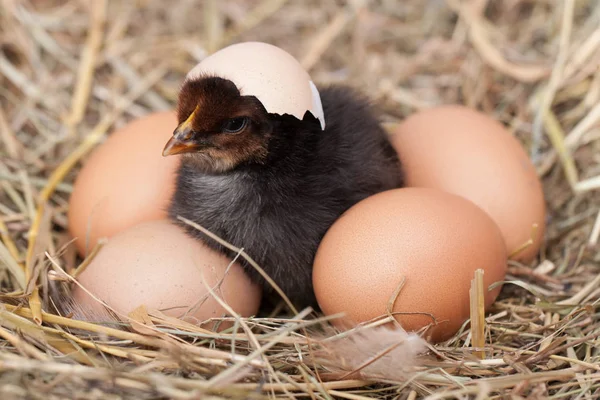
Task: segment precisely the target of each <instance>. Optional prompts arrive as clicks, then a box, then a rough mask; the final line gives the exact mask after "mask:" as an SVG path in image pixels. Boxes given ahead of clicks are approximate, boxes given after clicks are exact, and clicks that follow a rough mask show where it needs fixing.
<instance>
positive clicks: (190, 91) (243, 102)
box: [163, 76, 273, 173]
mask: <svg viewBox="0 0 600 400" xmlns="http://www.w3.org/2000/svg"><path fill="white" fill-rule="evenodd" d="M177 108H178V109H177V114H178V124H179V125H178V126H177V128H176V129H175V131H174V132H173V136H172V137H171V139H170V140H169V141H168V142H167V144H166V146H165V148H164V150H163V155H164V156H168V155H173V154H181V155H182V157H184V161H185V162H189V163H193V164H194V165H195V166H196V167H197V168H199V169H201V170H203V171H205V172H209V173H222V172H227V171H230V170H232V169H234V168H236V167H237V166H239V165H240V164H243V163H259V164H260V163H263V162H264V160H265V159H266V157H267V153H268V151H267V148H268V142H269V138H270V136H271V133H272V130H273V126H272V123H271V122H270V119H269V113H268V112H267V111H266V110H265V107H264V106H263V104H262V103H261V102H260V101H259V100H258V99H257V98H256V97H255V96H243V95H242V94H241V93H240V90H239V88H238V87H237V86H236V85H235V84H234V83H233V82H232V81H230V80H228V79H223V78H219V77H214V76H202V77H198V78H195V79H192V80H187V81H186V82H185V83H184V84H183V86H182V88H181V90H180V92H179V98H178V107H177Z"/></svg>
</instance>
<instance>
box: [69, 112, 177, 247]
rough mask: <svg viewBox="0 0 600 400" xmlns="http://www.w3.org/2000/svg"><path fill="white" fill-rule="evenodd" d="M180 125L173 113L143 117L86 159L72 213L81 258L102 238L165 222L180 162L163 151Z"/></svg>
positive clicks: (79, 175)
mask: <svg viewBox="0 0 600 400" xmlns="http://www.w3.org/2000/svg"><path fill="white" fill-rule="evenodd" d="M176 126H177V119H176V116H175V113H174V112H172V111H168V112H159V113H154V114H151V115H149V116H146V117H144V118H140V119H138V120H135V121H133V122H131V123H130V124H128V125H126V126H125V127H123V128H121V129H119V130H117V131H115V132H113V133H112V134H111V135H110V137H109V138H108V139H107V140H106V142H105V143H103V144H102V145H100V146H99V147H98V148H97V149H96V150H95V151H94V152H93V153H92V154H91V156H90V157H89V158H88V159H87V161H86V162H85V165H84V166H83V168H82V169H81V171H80V172H79V174H78V175H77V178H76V180H75V185H74V188H73V193H72V194H71V198H70V200H69V212H68V219H69V232H70V233H71V235H72V236H73V237H74V238H75V239H76V241H75V245H76V246H77V249H78V250H79V252H80V253H81V254H85V253H86V252H87V251H89V250H90V249H91V248H93V246H94V245H95V244H96V242H97V240H98V239H99V238H101V237H110V236H112V235H114V234H116V233H118V232H120V231H122V230H124V229H126V228H128V227H130V226H133V225H135V224H137V223H140V222H143V221H149V220H156V219H161V218H165V217H166V215H167V213H166V208H167V206H168V203H169V200H170V198H171V195H172V194H173V192H174V191H175V175H176V170H177V167H178V165H179V159H178V157H163V156H162V151H163V147H164V145H165V143H166V142H167V141H168V140H169V138H170V137H171V135H172V134H173V130H174V129H175V127H176ZM86 238H87V239H86Z"/></svg>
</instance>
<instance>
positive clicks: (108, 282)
mask: <svg viewBox="0 0 600 400" xmlns="http://www.w3.org/2000/svg"><path fill="white" fill-rule="evenodd" d="M230 263H231V260H230V259H229V258H227V257H225V256H224V255H222V254H221V253H218V252H216V251H215V250H212V249H210V248H209V247H207V246H206V245H205V244H203V243H202V242H200V241H199V240H197V239H193V238H191V237H190V236H188V235H187V234H186V233H185V232H184V231H183V230H182V229H181V228H180V227H178V226H175V225H174V224H173V223H171V222H169V221H167V220H158V221H149V222H144V223H142V224H139V225H136V226H134V227H131V228H129V229H127V230H125V231H123V232H121V233H119V234H117V235H115V236H113V237H112V238H111V239H109V241H108V243H107V244H106V245H105V246H104V247H103V248H102V249H101V250H100V251H99V253H98V254H97V255H96V257H95V258H94V259H93V260H92V262H91V263H90V264H89V265H88V267H87V268H86V270H85V271H84V272H83V273H82V274H81V275H80V276H79V278H78V281H79V283H80V284H81V285H82V286H83V287H85V288H86V289H87V290H88V291H89V292H91V293H92V294H93V295H94V296H95V297H97V298H99V299H101V300H102V301H104V302H106V303H107V304H108V305H109V306H110V307H111V308H112V309H114V310H115V311H116V312H117V313H118V315H119V314H120V317H121V318H123V316H126V315H127V314H129V313H130V312H131V311H133V310H135V309H136V308H138V307H139V306H141V305H145V306H146V308H147V309H148V310H159V311H161V312H163V313H164V314H166V315H169V316H173V317H183V319H184V320H186V321H188V322H192V323H198V322H202V321H206V320H207V319H209V318H215V317H221V316H223V315H227V314H228V313H227V312H226V310H225V309H224V308H223V307H222V306H221V305H220V304H219V303H218V302H217V300H215V298H214V296H212V295H211V294H210V291H209V290H208V288H212V289H213V290H214V292H215V293H216V295H217V296H219V297H220V298H221V299H223V300H224V301H225V303H227V304H228V305H229V306H230V307H231V308H232V309H233V310H234V311H235V312H237V313H238V314H240V315H241V316H244V317H248V316H251V315H254V314H256V312H257V311H258V307H259V304H260V298H261V295H260V288H259V287H258V286H257V285H255V284H254V283H252V282H251V281H250V278H248V276H247V275H246V274H245V273H244V271H243V269H242V267H241V266H240V265H239V264H238V263H233V264H232V265H231V267H230V268H229V271H228V272H227V273H226V271H227V268H228V266H229V265H230ZM73 300H74V302H75V303H76V304H78V306H77V307H75V308H76V309H80V310H83V312H82V314H87V315H103V313H104V310H105V308H104V306H103V305H102V304H100V303H99V302H97V301H96V300H94V298H93V297H91V296H90V295H89V294H88V293H87V292H86V291H84V290H82V289H81V288H80V287H79V286H77V285H75V286H74V289H73Z"/></svg>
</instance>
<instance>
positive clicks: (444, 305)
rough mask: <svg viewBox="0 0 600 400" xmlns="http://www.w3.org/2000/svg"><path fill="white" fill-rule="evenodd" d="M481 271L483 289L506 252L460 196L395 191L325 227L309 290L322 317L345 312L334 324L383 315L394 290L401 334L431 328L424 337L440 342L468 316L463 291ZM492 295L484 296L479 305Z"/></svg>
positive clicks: (498, 274)
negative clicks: (311, 285)
mask: <svg viewBox="0 0 600 400" xmlns="http://www.w3.org/2000/svg"><path fill="white" fill-rule="evenodd" d="M480 268H481V269H483V270H484V287H485V288H486V289H487V288H488V287H489V285H491V284H492V283H494V282H498V281H502V280H503V279H504V276H505V273H506V248H505V246H504V240H503V238H502V234H501V233H500V230H499V229H498V227H497V226H496V224H495V223H494V221H493V220H492V219H491V218H490V217H489V216H488V215H487V214H486V213H485V212H484V211H483V210H481V209H480V208H479V207H477V206H476V205H475V204H473V203H472V202H470V201H468V200H466V199H464V198H462V197H459V196H456V195H453V194H450V193H446V192H442V191H440V190H435V189H426V188H402V189H394V190H389V191H386V192H381V193H378V194H376V195H374V196H370V197H368V198H366V199H365V200H363V201H361V202H359V203H357V204H356V205H354V206H353V207H351V208H350V209H349V210H348V211H347V212H346V213H344V214H343V215H342V216H341V217H340V218H339V219H338V220H337V221H336V222H335V223H334V224H333V225H332V226H331V228H330V229H329V230H328V231H327V233H326V234H325V237H324V238H323V240H322V242H321V244H320V245H319V248H318V251H317V254H316V257H315V262H314V270H313V285H314V290H315V294H316V297H317V301H318V303H319V306H320V307H321V309H322V310H323V312H324V313H325V314H327V315H331V314H337V313H342V312H343V313H345V314H346V318H345V319H344V320H342V321H339V323H340V324H341V325H343V324H346V323H348V322H349V323H361V322H367V321H370V320H372V319H375V318H378V317H382V316H386V315H387V308H388V304H391V302H392V301H393V299H394V295H395V293H397V291H398V289H399V288H400V287H401V289H400V291H399V293H398V296H397V298H396V300H395V302H393V308H392V310H393V312H394V313H396V314H395V318H396V320H397V321H398V322H399V323H400V324H401V325H402V327H403V328H404V329H406V330H407V331H416V330H419V329H421V328H424V327H427V326H429V325H431V327H430V328H429V329H428V330H427V335H426V336H429V335H430V336H431V339H432V340H433V341H434V342H439V341H442V340H446V339H448V338H449V337H451V336H452V335H453V334H455V333H456V331H457V330H458V329H459V328H460V326H461V325H462V324H463V323H464V322H465V321H466V320H467V319H468V318H469V310H470V308H469V304H470V301H469V289H470V286H471V280H472V279H473V278H474V275H475V271H476V270H477V269H480ZM499 292H500V287H498V288H495V289H494V290H493V291H486V293H485V306H486V307H489V306H490V305H491V304H492V303H493V301H494V300H495V299H496V296H497V295H498V294H499ZM434 319H435V320H434ZM432 324H433V325H432Z"/></svg>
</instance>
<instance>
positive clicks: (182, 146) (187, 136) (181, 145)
mask: <svg viewBox="0 0 600 400" xmlns="http://www.w3.org/2000/svg"><path fill="white" fill-rule="evenodd" d="M199 148H200V147H199V146H198V144H197V143H195V142H194V140H193V133H192V130H191V129H190V127H189V126H185V125H184V124H181V125H179V126H178V127H177V129H175V132H173V136H172V137H171V139H169V141H168V142H167V144H166V145H165V148H164V149H163V153H162V154H163V156H164V157H166V156H172V155H174V154H181V153H192V152H194V151H197V150H199Z"/></svg>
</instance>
